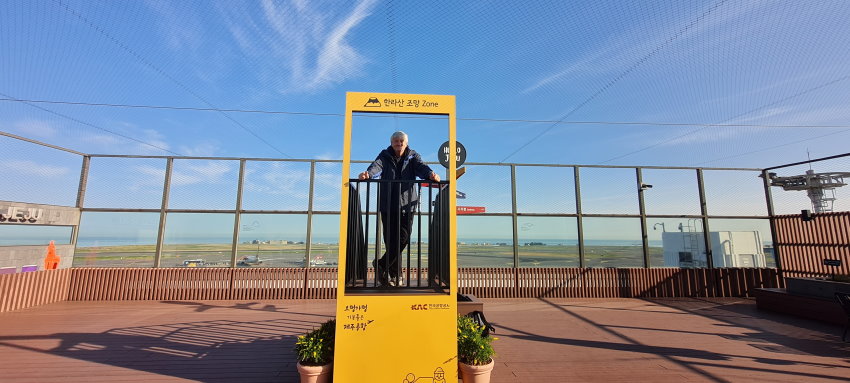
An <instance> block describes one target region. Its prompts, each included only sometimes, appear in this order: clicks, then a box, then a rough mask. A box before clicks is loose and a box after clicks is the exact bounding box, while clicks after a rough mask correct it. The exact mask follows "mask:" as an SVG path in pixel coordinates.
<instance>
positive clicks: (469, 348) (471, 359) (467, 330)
mask: <svg viewBox="0 0 850 383" xmlns="http://www.w3.org/2000/svg"><path fill="white" fill-rule="evenodd" d="M483 331H484V326H482V325H479V324H478V323H475V320H473V319H472V318H470V317H468V316H463V315H458V317H457V357H458V360H460V361H461V363H465V364H469V365H473V366H482V365H485V364H487V363H490V361H491V360H492V359H493V357H494V356H496V351H495V350H493V345H491V344H490V343H491V342H492V341H493V340H494V339H496V338H494V337H492V336H486V337H485V336H483V335H482V332H483Z"/></svg>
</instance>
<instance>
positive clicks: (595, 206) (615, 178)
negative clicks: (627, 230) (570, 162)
mask: <svg viewBox="0 0 850 383" xmlns="http://www.w3.org/2000/svg"><path fill="white" fill-rule="evenodd" d="M580 172H581V173H580V176H581V178H580V182H581V210H582V212H583V213H587V214H639V213H640V209H639V205H638V196H637V178H636V177H637V175H636V173H635V169H631V168H581V169H580Z"/></svg>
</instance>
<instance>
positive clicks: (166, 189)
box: [153, 157, 174, 268]
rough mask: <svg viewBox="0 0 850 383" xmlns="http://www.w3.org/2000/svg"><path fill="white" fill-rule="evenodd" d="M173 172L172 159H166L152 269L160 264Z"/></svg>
mask: <svg viewBox="0 0 850 383" xmlns="http://www.w3.org/2000/svg"><path fill="white" fill-rule="evenodd" d="M173 170H174V157H168V159H167V160H166V163H165V181H163V185H162V207H160V209H159V229H158V230H159V231H158V232H157V235H156V253H155V254H154V259H153V267H154V268H158V267H160V265H161V263H162V245H163V243H162V242H163V241H164V240H165V223H166V215H167V214H168V212H167V210H168V196H169V194H170V193H171V173H172V171H173Z"/></svg>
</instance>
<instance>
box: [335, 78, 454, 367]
mask: <svg viewBox="0 0 850 383" xmlns="http://www.w3.org/2000/svg"><path fill="white" fill-rule="evenodd" d="M361 112H364V113H403V114H429V115H444V116H448V121H449V129H448V141H449V150H450V153H455V152H456V136H455V130H456V125H455V120H456V117H455V97H454V96H445V95H421V94H395V93H359V92H348V93H347V94H346V108H345V138H344V146H343V157H342V158H343V163H342V200H341V205H340V206H341V207H342V208H341V209H340V227H339V233H340V235H339V270H338V275H339V277H338V280H337V305H336V344H335V352H334V372H333V375H334V381H335V382H394V383H402V382H411V383H412V382H447V381H448V382H456V381H457V245H456V244H457V231H456V222H457V220H456V206H457V201H456V193H457V185H456V182H455V180H456V179H457V170H456V169H457V166H456V158H455V156H448V157H450V158H449V167H448V180H451V181H450V182H449V183H448V187H447V188H445V189H444V190H443V195H444V196H445V197H448V198H447V199H448V205H447V206H446V207H447V209H446V211H447V213H448V219H447V223H448V238H447V240H448V241H447V242H448V244H449V245H448V265H447V266H448V270H447V277H448V278H447V280H446V281H445V282H447V284H448V286H447V287H448V288H446V289H444V290H441V291H434V292H431V293H427V292H426V293H423V292H422V291H417V292H411V293H409V294H408V293H406V292H405V291H404V289H399V290H397V291H393V293H391V294H388V293H385V292H382V291H380V290H373V291H369V290H366V292H363V291H352V290H349V289H347V288H346V282H347V281H346V274H347V273H346V270H347V269H346V268H347V267H349V266H351V265H347V263H348V262H347V257H346V254H347V250H348V246H350V245H351V244H349V243H347V242H348V238H349V235H348V231H349V227H348V222H349V211H348V209H346V207H347V206H349V198H354V197H356V196H351V195H350V194H351V193H350V192H349V182H350V181H349V179H350V178H356V177H357V174H354V175H353V176H354V177H351V174H349V173H350V168H351V124H352V114H353V113H361ZM434 134H438V132H434ZM376 145H377V143H376ZM377 147H380V145H377ZM364 170H365V169H364ZM427 195H428V194H427V193H423V197H425V196H427ZM425 199H426V198H422V200H425ZM423 203H424V201H423ZM428 203H430V202H428ZM444 206H445V205H444ZM423 210H425V208H423ZM425 211H427V210H425ZM367 213H368V212H367ZM367 222H368V221H367ZM378 242H380V241H378ZM352 267H353V266H352ZM417 271H418V270H417ZM420 275H421V274H420ZM444 278H445V277H444Z"/></svg>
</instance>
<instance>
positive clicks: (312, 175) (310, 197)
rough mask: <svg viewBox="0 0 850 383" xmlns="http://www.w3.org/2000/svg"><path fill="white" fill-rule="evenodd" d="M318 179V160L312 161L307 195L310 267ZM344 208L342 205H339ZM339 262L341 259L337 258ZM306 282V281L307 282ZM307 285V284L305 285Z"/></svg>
mask: <svg viewBox="0 0 850 383" xmlns="http://www.w3.org/2000/svg"><path fill="white" fill-rule="evenodd" d="M315 180H316V160H312V161H310V193H309V194H308V196H307V238H306V239H305V241H304V245H305V248H304V267H310V259H311V254H310V251H311V249H312V246H311V244H312V243H313V186H314V184H315ZM339 208H340V209H342V206H340V207H339ZM337 262H339V260H337ZM305 283H306V282H305ZM305 286H306V285H305Z"/></svg>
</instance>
